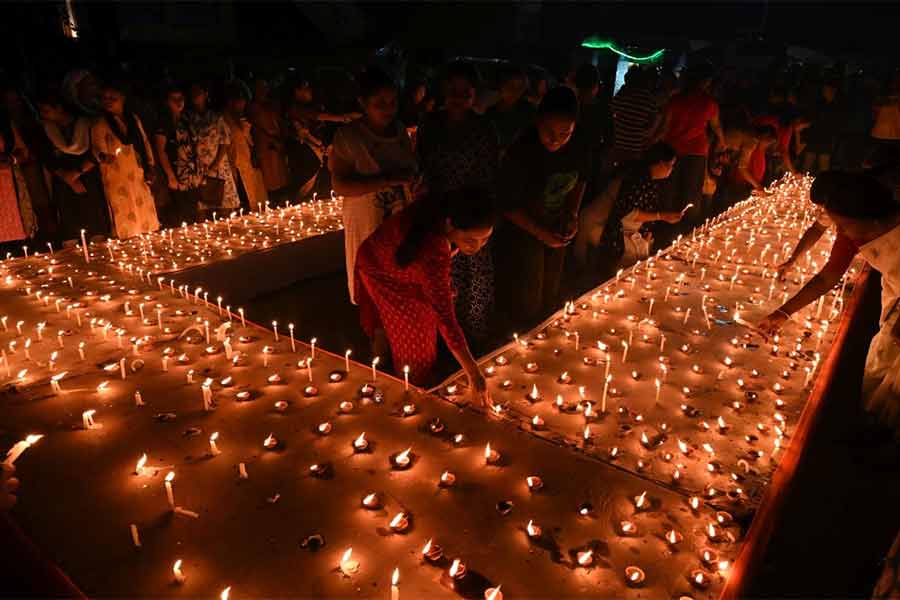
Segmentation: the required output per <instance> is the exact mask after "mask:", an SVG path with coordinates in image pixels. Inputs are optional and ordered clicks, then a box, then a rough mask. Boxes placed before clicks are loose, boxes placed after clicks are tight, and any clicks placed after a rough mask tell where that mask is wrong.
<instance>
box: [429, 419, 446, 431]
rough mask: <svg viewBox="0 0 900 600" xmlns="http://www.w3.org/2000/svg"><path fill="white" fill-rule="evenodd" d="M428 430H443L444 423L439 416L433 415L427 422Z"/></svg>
mask: <svg viewBox="0 0 900 600" xmlns="http://www.w3.org/2000/svg"><path fill="white" fill-rule="evenodd" d="M428 430H429V431H430V432H431V433H441V432H442V431H444V423H443V421H441V418H440V417H435V418H433V419H432V420H431V421H429V422H428Z"/></svg>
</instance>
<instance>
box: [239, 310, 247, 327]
mask: <svg viewBox="0 0 900 600" xmlns="http://www.w3.org/2000/svg"><path fill="white" fill-rule="evenodd" d="M238 314H239V315H241V327H246V326H247V323H246V322H245V321H244V309H243V308H239V309H238Z"/></svg>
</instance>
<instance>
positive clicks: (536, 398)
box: [525, 384, 541, 403]
mask: <svg viewBox="0 0 900 600" xmlns="http://www.w3.org/2000/svg"><path fill="white" fill-rule="evenodd" d="M525 399H526V400H528V401H529V402H532V403H534V402H540V401H541V393H540V392H539V391H538V387H537V384H533V385H532V386H531V391H530V392H528V393H527V394H525Z"/></svg>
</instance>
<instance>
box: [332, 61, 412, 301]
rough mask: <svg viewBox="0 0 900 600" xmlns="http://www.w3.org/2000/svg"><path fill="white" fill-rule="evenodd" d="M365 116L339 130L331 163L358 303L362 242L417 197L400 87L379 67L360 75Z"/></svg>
mask: <svg viewBox="0 0 900 600" xmlns="http://www.w3.org/2000/svg"><path fill="white" fill-rule="evenodd" d="M358 83H359V87H360V95H359V104H360V106H361V107H362V109H363V117H362V118H361V119H359V120H357V121H354V122H353V123H350V124H348V125H344V126H343V127H341V128H340V129H338V131H337V133H335V134H334V141H333V142H332V148H331V152H330V154H329V167H330V168H331V173H332V181H333V185H334V191H335V192H337V193H338V194H340V195H341V196H344V204H343V221H344V253H345V256H346V263H347V287H348V289H349V292H350V300H351V301H352V302H353V303H354V304H356V293H355V289H354V285H355V282H354V267H355V265H356V252H357V251H358V250H359V246H360V245H361V244H362V243H363V242H364V241H365V239H366V238H367V237H369V236H370V235H371V234H372V232H374V231H375V230H376V229H377V228H378V226H379V225H381V222H382V221H384V219H385V218H386V217H389V216H391V215H393V214H396V213H397V212H399V211H400V210H402V209H403V208H404V207H405V206H406V205H407V204H409V203H410V202H411V200H412V198H411V196H412V194H411V191H410V190H411V186H412V183H413V180H414V178H415V174H416V155H415V153H413V149H412V143H411V142H410V140H409V136H408V135H407V133H406V128H405V127H403V125H402V124H401V123H400V122H399V121H397V88H396V85H395V84H394V82H393V80H391V79H390V78H389V77H388V76H387V75H386V74H384V73H382V72H381V71H378V70H376V69H370V70H369V71H368V72H366V73H365V74H364V75H363V76H361V77H360V78H359V82H358Z"/></svg>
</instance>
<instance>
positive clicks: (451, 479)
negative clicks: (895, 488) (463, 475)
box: [438, 471, 456, 487]
mask: <svg viewBox="0 0 900 600" xmlns="http://www.w3.org/2000/svg"><path fill="white" fill-rule="evenodd" d="M455 483H456V475H454V474H453V473H451V472H450V471H444V472H443V473H441V478H440V480H439V481H438V485H439V486H441V487H453V484H455Z"/></svg>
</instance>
